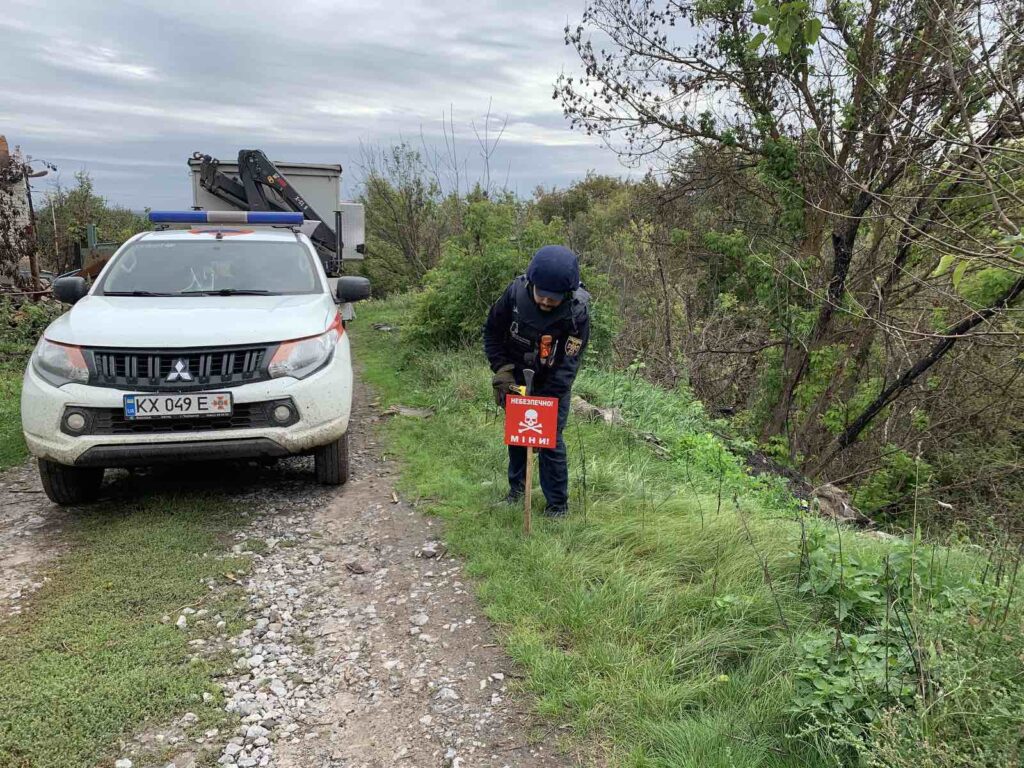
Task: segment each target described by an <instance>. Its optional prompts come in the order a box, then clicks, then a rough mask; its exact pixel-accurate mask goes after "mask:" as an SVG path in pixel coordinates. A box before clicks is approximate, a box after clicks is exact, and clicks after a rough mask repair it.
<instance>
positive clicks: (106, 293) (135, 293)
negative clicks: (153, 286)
mask: <svg viewBox="0 0 1024 768" xmlns="http://www.w3.org/2000/svg"><path fill="white" fill-rule="evenodd" d="M101 295H102V296H173V295H174V294H173V293H154V292H153V291H104V292H103V293H102V294H101Z"/></svg>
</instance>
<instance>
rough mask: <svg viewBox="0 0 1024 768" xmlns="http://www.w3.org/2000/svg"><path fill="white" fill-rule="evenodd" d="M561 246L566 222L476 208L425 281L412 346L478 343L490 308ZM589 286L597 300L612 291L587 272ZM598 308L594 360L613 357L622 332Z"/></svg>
mask: <svg viewBox="0 0 1024 768" xmlns="http://www.w3.org/2000/svg"><path fill="white" fill-rule="evenodd" d="M562 241H563V227H562V221H561V219H557V218H556V219H553V220H552V221H550V222H549V223H547V224H545V223H544V222H542V221H540V220H538V219H535V218H533V219H528V220H525V221H524V220H523V209H522V208H521V207H520V206H519V205H518V204H516V203H514V202H511V201H501V202H490V201H483V202H475V203H473V204H471V205H470V207H469V210H468V211H467V213H466V219H465V228H464V230H463V232H462V233H461V234H459V235H456V236H454V237H451V238H449V239H448V240H447V241H446V242H445V244H444V248H443V251H442V255H441V261H440V263H439V264H438V265H437V266H436V267H435V268H434V269H432V270H430V271H429V272H428V273H427V275H426V279H425V281H424V289H423V291H422V292H421V293H420V294H419V295H418V296H417V298H416V302H415V305H414V308H413V316H412V321H411V323H410V324H409V338H410V340H412V341H413V342H415V343H418V344H423V345H427V346H432V347H445V346H454V345H459V344H468V343H473V342H476V341H477V340H478V339H479V338H480V335H481V329H482V328H483V325H484V321H485V320H486V319H487V312H488V310H489V309H490V307H491V305H492V304H493V303H494V302H495V301H496V300H497V298H498V297H499V296H500V295H501V293H502V291H504V290H505V288H506V287H507V286H508V284H509V282H510V281H511V280H512V279H513V278H515V277H516V276H517V275H521V274H522V273H523V272H525V271H526V267H527V265H528V264H529V262H530V256H532V255H533V252H534V251H536V250H537V249H538V248H540V247H541V246H543V245H548V244H551V243H560V242H562ZM584 282H585V283H586V285H587V287H588V289H589V290H590V291H591V292H592V293H596V294H597V295H600V294H601V293H602V291H603V289H604V288H605V286H606V285H607V281H606V280H604V279H602V278H599V277H597V276H596V275H591V274H590V273H589V271H588V270H586V269H584ZM596 303H597V302H596V301H595V302H593V303H592V305H591V350H592V352H591V354H590V355H589V357H590V358H591V359H593V357H594V356H595V355H596V356H603V354H604V353H606V352H607V351H608V349H609V348H610V347H611V341H612V338H613V337H614V335H615V332H616V329H617V323H616V321H615V318H614V317H613V315H612V314H611V313H609V312H606V311H604V308H603V307H602V309H601V311H594V307H595V305H596Z"/></svg>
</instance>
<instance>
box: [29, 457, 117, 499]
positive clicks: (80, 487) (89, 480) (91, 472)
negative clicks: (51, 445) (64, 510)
mask: <svg viewBox="0 0 1024 768" xmlns="http://www.w3.org/2000/svg"><path fill="white" fill-rule="evenodd" d="M39 479H40V480H41V481H42V483H43V491H44V492H45V493H46V495H47V497H48V498H49V499H50V501H52V502H54V503H55V504H60V505H61V506H67V505H71V504H88V503H89V502H90V501H96V498H97V497H98V496H99V495H100V486H101V485H102V484H103V468H102V467H100V468H97V467H69V466H66V465H64V464H58V463H57V462H55V461H48V460H46V459H39Z"/></svg>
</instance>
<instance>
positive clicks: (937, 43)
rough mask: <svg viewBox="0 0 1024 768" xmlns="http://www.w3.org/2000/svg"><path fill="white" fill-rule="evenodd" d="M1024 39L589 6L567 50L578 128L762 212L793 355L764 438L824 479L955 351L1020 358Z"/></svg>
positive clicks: (755, 241) (764, 242) (877, 1)
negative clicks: (751, 200)
mask: <svg viewBox="0 0 1024 768" xmlns="http://www.w3.org/2000/svg"><path fill="white" fill-rule="evenodd" d="M1022 25H1024V6H1021V5H1020V4H1019V3H1018V2H1012V1H1011V0H938V2H926V1H925V0H865V2H863V3H837V2H832V1H831V0H813V1H805V0H792V1H790V2H781V3H778V2H772V1H771V0H695V1H694V0H684V2H656V0H640V1H639V2H635V1H633V0H596V1H595V2H592V3H591V4H590V6H589V7H588V8H587V10H586V12H585V13H584V17H583V21H582V23H581V24H580V25H578V26H576V27H574V28H567V29H566V42H567V44H568V45H570V46H572V47H573V48H574V49H575V50H576V52H577V53H578V55H579V57H580V59H581V62H582V65H583V74H582V76H575V75H569V74H567V75H564V76H563V77H562V78H561V79H560V80H559V82H558V84H557V86H556V96H558V97H560V98H561V100H562V103H563V106H564V109H565V112H566V114H567V116H568V117H569V118H570V119H571V121H572V123H573V125H574V126H576V127H578V128H581V129H583V130H586V131H588V132H590V133H596V134H600V135H602V136H604V137H606V138H607V139H608V140H609V141H610V142H612V143H613V144H614V145H615V146H616V147H617V148H618V150H619V151H620V152H621V153H623V154H624V155H628V156H632V157H649V158H663V159H664V160H665V162H666V164H667V165H668V166H669V167H670V168H679V167H684V166H685V165H686V160H685V158H693V157H695V156H696V155H698V154H703V155H712V156H715V157H717V158H719V160H720V162H721V163H723V164H727V165H728V166H729V167H728V168H726V169H724V171H723V173H722V176H723V177H727V178H732V179H736V178H743V179H745V181H744V183H745V185H746V186H747V187H748V188H751V189H755V188H756V192H755V193H756V194H764V195H765V200H766V202H767V203H768V207H769V209H770V210H771V211H772V213H773V215H774V224H773V226H772V227H770V228H768V229H767V230H760V231H758V230H755V231H752V232H748V233H747V235H748V248H749V249H750V252H751V253H752V254H758V255H759V256H758V261H759V262H760V263H763V264H764V265H765V266H766V267H767V268H768V269H769V270H770V274H771V275H772V277H771V279H772V280H774V281H775V283H776V293H777V295H778V294H780V293H781V294H788V295H789V300H788V301H786V302H785V303H784V304H783V305H782V306H781V309H782V310H783V311H781V312H769V313H767V316H766V318H765V322H766V323H767V330H768V332H769V334H770V338H769V342H770V343H777V344H778V345H779V346H780V347H781V351H782V354H781V360H780V361H779V368H778V369H777V370H776V371H775V372H774V373H772V376H774V377H775V379H776V381H777V391H776V392H775V393H774V396H773V398H772V403H771V408H770V410H769V411H768V412H767V413H765V414H764V418H763V420H762V421H761V424H760V425H759V426H760V428H759V432H760V435H761V437H762V438H763V439H765V440H769V439H775V438H782V439H783V440H785V442H786V444H787V445H788V451H789V455H790V456H791V457H794V458H798V457H803V460H804V463H805V464H806V466H807V468H808V469H809V470H811V471H812V472H815V473H817V472H823V471H825V470H826V468H828V467H829V466H831V465H832V464H833V463H834V461H835V459H836V458H837V457H840V456H841V454H842V453H843V452H844V451H846V450H847V449H848V448H849V447H850V446H851V445H853V444H854V443H856V442H857V441H858V440H859V439H860V438H861V437H862V436H863V435H864V434H866V433H867V432H868V431H870V429H871V428H872V427H873V425H874V424H875V422H876V420H877V419H879V417H883V416H885V417H888V415H889V414H892V413H893V405H894V403H897V402H898V401H901V400H903V399H905V398H907V397H908V395H910V394H914V395H915V396H922V397H924V396H926V395H927V387H926V386H925V379H926V378H927V377H926V374H927V373H928V372H929V371H931V370H932V369H933V368H934V367H935V366H936V365H938V364H939V363H940V362H941V361H943V360H944V359H946V358H947V357H948V356H949V355H950V353H951V352H952V350H954V348H956V347H957V346H958V345H960V346H964V345H966V346H967V348H968V350H970V351H975V352H976V351H977V350H978V349H980V348H982V347H983V345H985V344H990V343H995V340H998V343H1000V344H1001V345H1002V346H1003V347H1004V348H1006V349H1007V354H1008V355H1010V356H1011V357H1012V356H1013V355H1014V354H1016V353H1017V352H1015V351H1014V350H1017V351H1019V350H1020V346H1021V339H1020V330H1021V329H1020V327H1019V325H1017V324H1015V323H1014V321H1013V316H1014V315H1013V311H1014V307H1015V306H1016V305H1017V304H1018V303H1019V300H1020V297H1021V295H1022V293H1024V253H1022V251H1021V247H1020V241H1019V237H1020V225H1019V222H1020V218H1021V213H1022V201H1024V194H1022V190H1024V187H1022V180H1021V177H1022V165H1021V159H1022V152H1021V148H1020V147H1021V145H1020V137H1021V136H1022V135H1024V112H1022V106H1021V105H1022V104H1024V85H1022V84H1024V36H1022V35H1021V33H1020V29H1021V28H1022ZM950 254H951V255H952V256H953V259H952V260H950V259H949V258H948V255H950ZM943 259H946V262H945V263H946V265H949V263H950V261H955V262H956V264H957V265H958V266H956V267H954V268H953V269H952V270H950V271H949V272H948V273H946V272H943V271H942V270H940V269H938V268H939V267H940V265H941V264H942V263H943ZM961 265H963V266H961ZM957 269H959V270H960V271H959V273H957V272H956V271H955V270H957ZM988 270H992V271H988ZM967 275H972V276H973V278H972V279H973V280H974V283H973V284H972V283H971V282H970V281H968V280H967ZM961 286H962V288H961ZM796 293H799V294H801V295H800V296H795V295H794V294H796ZM764 300H765V297H764V296H761V297H760V298H759V301H762V302H763V301H764ZM922 304H926V305H931V306H933V307H942V308H943V309H944V312H945V316H946V317H947V318H948V319H947V321H946V322H944V323H943V324H940V325H939V327H938V328H936V327H933V324H932V323H933V316H928V317H927V318H923V317H922V312H921V305H922ZM824 350H832V353H830V354H828V355H827V356H822V354H821V353H822V352H823V351H824ZM815 361H818V362H819V363H821V364H827V365H828V366H829V368H828V369H827V370H825V371H822V370H812V369H813V368H814V362H815ZM811 379H813V381H811ZM872 381H876V382H878V384H877V386H876V388H875V390H874V392H873V393H872V396H870V397H864V398H861V399H862V401H863V406H862V408H861V409H860V410H859V411H858V412H857V413H851V414H850V415H849V417H848V418H847V419H846V420H845V421H842V422H839V423H837V422H836V421H835V420H834V419H827V418H825V414H826V413H827V412H828V411H829V409H830V407H831V404H833V403H834V402H835V401H837V400H848V399H850V398H851V397H852V396H853V395H854V393H857V392H860V391H861V388H862V387H863V386H864V385H865V384H867V383H870V382H872Z"/></svg>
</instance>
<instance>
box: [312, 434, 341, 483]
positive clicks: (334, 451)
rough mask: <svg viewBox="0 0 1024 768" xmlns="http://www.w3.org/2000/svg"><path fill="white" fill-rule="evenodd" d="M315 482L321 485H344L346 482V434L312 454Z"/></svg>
mask: <svg viewBox="0 0 1024 768" xmlns="http://www.w3.org/2000/svg"><path fill="white" fill-rule="evenodd" d="M313 458H314V462H315V464H316V481H317V482H318V483H321V484H323V485H344V484H345V483H347V482H348V432H346V433H345V434H344V435H342V436H341V437H340V438H338V439H337V440H335V441H334V442H333V443H328V444H327V445H322V446H320V447H319V448H317V449H316V452H315V453H314V454H313Z"/></svg>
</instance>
